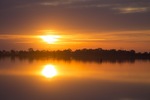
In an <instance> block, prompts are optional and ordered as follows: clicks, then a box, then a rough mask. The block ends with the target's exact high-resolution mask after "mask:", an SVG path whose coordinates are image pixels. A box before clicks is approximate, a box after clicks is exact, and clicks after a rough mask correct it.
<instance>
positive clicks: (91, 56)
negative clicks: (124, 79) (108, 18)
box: [0, 48, 150, 63]
mask: <svg viewBox="0 0 150 100" xmlns="http://www.w3.org/2000/svg"><path fill="white" fill-rule="evenodd" d="M5 57H11V58H12V59H15V58H19V59H20V60H23V59H30V60H31V61H32V60H34V59H44V58H46V59H48V58H54V59H62V60H66V61H69V60H72V59H73V60H78V61H88V62H89V61H94V62H99V63H101V62H104V61H105V62H107V61H108V62H120V63H121V62H134V61H135V60H149V61H150V52H144V53H141V52H138V53H136V52H135V51H134V50H130V51H127V50H116V49H110V50H104V49H102V48H97V49H77V50H75V51H72V50H71V49H66V50H56V51H49V50H34V49H33V48H29V49H28V50H27V51H23V50H20V51H15V50H10V51H6V50H2V51H0V58H5Z"/></svg>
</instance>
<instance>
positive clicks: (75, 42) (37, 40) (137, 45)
mask: <svg viewBox="0 0 150 100" xmlns="http://www.w3.org/2000/svg"><path fill="white" fill-rule="evenodd" d="M149 32H150V30H146V31H118V32H117V31H116V32H103V33H100V34H99V33H70V32H68V33H67V32H57V31H54V30H40V31H38V32H37V33H35V34H31V35H14V34H13V35H0V40H1V41H2V42H5V45H3V43H2V42H1V43H0V46H1V47H3V48H4V49H15V50H16V49H17V50H27V49H28V48H30V47H32V48H34V49H35V50H36V49H40V50H42V49H46V50H57V49H61V50H62V49H68V48H70V49H73V50H75V49H82V48H103V49H125V50H131V49H135V50H136V51H142V52H143V51H149V50H150V47H149V42H150V34H149ZM141 33H142V34H141ZM41 36H44V37H47V36H48V37H49V38H48V40H52V38H54V39H55V38H56V41H52V43H48V42H46V41H44V40H43V39H42V38H41Z"/></svg>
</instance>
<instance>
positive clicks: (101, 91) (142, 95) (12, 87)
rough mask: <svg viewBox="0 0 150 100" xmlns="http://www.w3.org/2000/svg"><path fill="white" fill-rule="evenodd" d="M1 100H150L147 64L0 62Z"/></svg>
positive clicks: (138, 62)
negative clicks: (49, 68)
mask: <svg viewBox="0 0 150 100" xmlns="http://www.w3.org/2000/svg"><path fill="white" fill-rule="evenodd" d="M47 66H49V67H52V68H53V69H55V70H53V71H52V69H51V70H50V71H49V72H45V74H43V73H42V71H43V69H45V68H46V67H47ZM55 71H56V72H55ZM54 72H55V73H54ZM46 73H51V74H46ZM52 73H53V74H52ZM47 75H50V76H49V77H48V76H47ZM0 100H150V61H135V62H134V63H131V62H125V63H110V62H104V63H95V62H82V61H69V62H66V61H63V60H36V61H33V62H28V61H27V60H23V61H20V60H17V59H16V60H13V61H12V60H10V59H9V58H8V59H1V60H0Z"/></svg>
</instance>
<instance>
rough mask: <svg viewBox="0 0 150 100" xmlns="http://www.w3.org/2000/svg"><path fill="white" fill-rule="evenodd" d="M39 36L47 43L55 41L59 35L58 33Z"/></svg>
mask: <svg viewBox="0 0 150 100" xmlns="http://www.w3.org/2000/svg"><path fill="white" fill-rule="evenodd" d="M40 38H41V39H42V40H43V41H44V42H46V43H48V44H54V43H55V42H57V41H58V39H59V38H60V36H58V35H43V36H40Z"/></svg>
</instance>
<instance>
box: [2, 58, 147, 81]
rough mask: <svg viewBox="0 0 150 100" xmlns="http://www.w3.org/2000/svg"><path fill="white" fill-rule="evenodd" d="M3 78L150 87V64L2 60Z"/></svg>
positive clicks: (145, 62)
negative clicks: (95, 80)
mask: <svg viewBox="0 0 150 100" xmlns="http://www.w3.org/2000/svg"><path fill="white" fill-rule="evenodd" d="M0 65H2V66H1V67H0V75H10V76H12V75H20V76H21V75H24V76H39V77H43V78H86V79H98V80H108V81H122V82H142V83H150V73H149V72H150V67H149V65H150V62H149V61H135V62H134V63H128V62H125V63H109V62H104V63H95V62H86V63H85V62H79V61H74V60H72V61H70V62H65V61H63V60H53V59H48V60H37V61H36V60H35V61H34V62H32V63H29V62H28V61H27V60H23V61H20V60H17V59H16V60H15V61H11V60H10V59H9V58H8V59H5V60H0Z"/></svg>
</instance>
